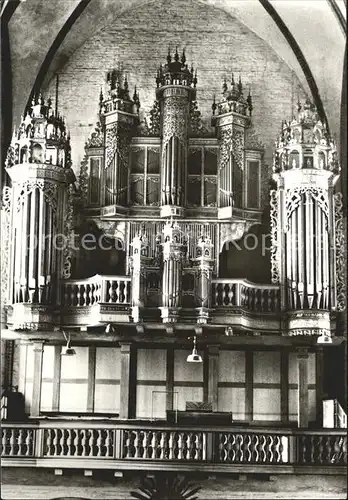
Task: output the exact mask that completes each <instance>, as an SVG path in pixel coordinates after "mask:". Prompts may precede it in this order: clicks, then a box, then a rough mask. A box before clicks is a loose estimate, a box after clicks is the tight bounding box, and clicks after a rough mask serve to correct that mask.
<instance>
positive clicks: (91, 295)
mask: <svg viewBox="0 0 348 500" xmlns="http://www.w3.org/2000/svg"><path fill="white" fill-rule="evenodd" d="M94 292H95V285H94V283H91V287H90V293H89V297H90V305H91V306H93V304H94V302H95V293H94Z"/></svg>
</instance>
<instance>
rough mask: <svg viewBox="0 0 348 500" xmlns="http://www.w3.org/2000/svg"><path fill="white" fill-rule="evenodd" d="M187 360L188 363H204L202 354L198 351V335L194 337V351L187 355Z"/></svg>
mask: <svg viewBox="0 0 348 500" xmlns="http://www.w3.org/2000/svg"><path fill="white" fill-rule="evenodd" d="M186 361H187V362H188V363H202V361H203V360H202V356H200V355H199V354H198V352H197V348H196V335H195V336H194V337H193V349H192V353H191V354H189V355H188V356H187V359H186Z"/></svg>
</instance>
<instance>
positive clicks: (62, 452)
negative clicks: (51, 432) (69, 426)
mask: <svg viewBox="0 0 348 500" xmlns="http://www.w3.org/2000/svg"><path fill="white" fill-rule="evenodd" d="M57 432H58V435H59V447H60V453H59V455H60V456H62V457H63V456H65V455H66V452H67V445H66V438H67V430H66V429H58V430H57Z"/></svg>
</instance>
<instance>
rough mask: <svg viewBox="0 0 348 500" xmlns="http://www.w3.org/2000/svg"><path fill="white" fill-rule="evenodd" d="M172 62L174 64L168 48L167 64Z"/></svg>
mask: <svg viewBox="0 0 348 500" xmlns="http://www.w3.org/2000/svg"><path fill="white" fill-rule="evenodd" d="M171 62H172V56H171V55H170V47H168V55H167V63H168V64H170V63H171Z"/></svg>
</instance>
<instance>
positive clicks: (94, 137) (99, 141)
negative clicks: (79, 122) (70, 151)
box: [85, 122, 104, 149]
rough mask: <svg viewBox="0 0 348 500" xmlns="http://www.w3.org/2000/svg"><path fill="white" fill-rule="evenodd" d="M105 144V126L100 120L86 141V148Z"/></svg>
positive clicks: (99, 146) (100, 146)
mask: <svg viewBox="0 0 348 500" xmlns="http://www.w3.org/2000/svg"><path fill="white" fill-rule="evenodd" d="M103 145H104V133H103V128H102V126H101V124H100V122H97V125H96V127H95V129H94V132H92V134H91V137H90V138H89V139H88V141H87V142H86V145H85V148H87V149H88V148H102V147H103Z"/></svg>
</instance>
